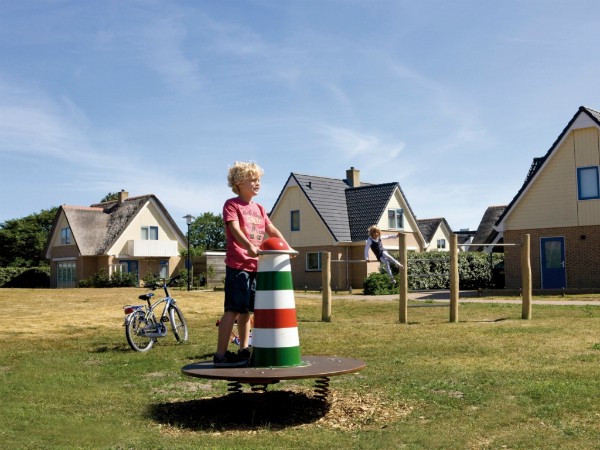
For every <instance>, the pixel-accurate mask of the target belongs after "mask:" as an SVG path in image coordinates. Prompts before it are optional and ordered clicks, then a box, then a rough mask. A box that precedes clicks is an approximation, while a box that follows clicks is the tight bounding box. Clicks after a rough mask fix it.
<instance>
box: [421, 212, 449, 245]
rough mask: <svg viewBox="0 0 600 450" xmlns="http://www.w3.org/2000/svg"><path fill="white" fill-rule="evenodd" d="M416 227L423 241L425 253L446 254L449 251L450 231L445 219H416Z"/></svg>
mask: <svg viewBox="0 0 600 450" xmlns="http://www.w3.org/2000/svg"><path fill="white" fill-rule="evenodd" d="M417 226H418V227H419V230H420V231H421V235H422V236H423V240H424V241H425V245H424V249H423V251H425V252H447V251H450V236H451V235H452V230H451V229H450V225H448V222H447V221H446V219H444V218H443V217H442V218H436V219H417Z"/></svg>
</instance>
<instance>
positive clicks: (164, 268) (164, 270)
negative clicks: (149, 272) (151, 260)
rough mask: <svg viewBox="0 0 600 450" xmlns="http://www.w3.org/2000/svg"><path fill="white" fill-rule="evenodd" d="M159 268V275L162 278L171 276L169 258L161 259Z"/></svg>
mask: <svg viewBox="0 0 600 450" xmlns="http://www.w3.org/2000/svg"><path fill="white" fill-rule="evenodd" d="M158 265H159V269H158V276H159V277H160V278H167V277H168V276H169V260H168V259H167V260H162V259H161V260H160V261H159V263H158Z"/></svg>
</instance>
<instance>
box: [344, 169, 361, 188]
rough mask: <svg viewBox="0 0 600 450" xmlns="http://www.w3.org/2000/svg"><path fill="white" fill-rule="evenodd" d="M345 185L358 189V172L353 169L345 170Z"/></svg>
mask: <svg viewBox="0 0 600 450" xmlns="http://www.w3.org/2000/svg"><path fill="white" fill-rule="evenodd" d="M346 183H348V184H349V185H350V187H359V186H360V170H358V169H355V168H354V167H350V169H348V170H346Z"/></svg>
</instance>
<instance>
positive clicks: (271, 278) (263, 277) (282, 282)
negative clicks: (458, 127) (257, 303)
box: [256, 272, 294, 291]
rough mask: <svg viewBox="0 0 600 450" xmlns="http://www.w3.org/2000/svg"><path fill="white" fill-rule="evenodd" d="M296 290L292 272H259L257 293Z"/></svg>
mask: <svg viewBox="0 0 600 450" xmlns="http://www.w3.org/2000/svg"><path fill="white" fill-rule="evenodd" d="M293 289H294V283H293V282H292V272H258V274H257V275H256V290H257V291H291V290H293Z"/></svg>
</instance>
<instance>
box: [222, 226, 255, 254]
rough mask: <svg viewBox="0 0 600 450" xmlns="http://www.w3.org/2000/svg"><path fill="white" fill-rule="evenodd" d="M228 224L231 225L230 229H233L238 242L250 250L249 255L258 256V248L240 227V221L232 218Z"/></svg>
mask: <svg viewBox="0 0 600 450" xmlns="http://www.w3.org/2000/svg"><path fill="white" fill-rule="evenodd" d="M227 226H228V227H229V231H231V234H233V237H234V238H235V240H236V241H238V243H239V244H240V245H241V246H242V247H244V248H245V249H246V251H247V252H248V256H252V257H253V258H256V257H257V256H258V249H257V248H256V246H255V245H254V244H253V243H252V242H250V240H248V238H247V237H246V235H245V234H244V232H243V231H242V229H241V228H240V222H239V221H237V220H230V221H229V222H227Z"/></svg>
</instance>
